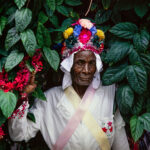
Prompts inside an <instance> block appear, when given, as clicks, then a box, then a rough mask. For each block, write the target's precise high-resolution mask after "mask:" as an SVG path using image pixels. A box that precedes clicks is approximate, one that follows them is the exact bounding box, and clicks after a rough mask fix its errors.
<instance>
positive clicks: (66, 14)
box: [56, 5, 69, 17]
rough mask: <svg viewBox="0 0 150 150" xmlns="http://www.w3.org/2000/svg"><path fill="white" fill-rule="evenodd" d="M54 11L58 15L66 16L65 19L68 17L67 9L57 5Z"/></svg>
mask: <svg viewBox="0 0 150 150" xmlns="http://www.w3.org/2000/svg"><path fill="white" fill-rule="evenodd" d="M56 9H57V11H58V12H59V13H60V14H62V15H64V16H66V17H69V11H68V9H67V7H65V6H62V5H59V6H57V7H56Z"/></svg>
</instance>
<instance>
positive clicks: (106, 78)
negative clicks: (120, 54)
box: [102, 64, 127, 85]
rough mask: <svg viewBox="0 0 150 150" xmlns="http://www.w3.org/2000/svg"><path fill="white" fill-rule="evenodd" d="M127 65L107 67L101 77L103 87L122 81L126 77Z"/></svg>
mask: <svg viewBox="0 0 150 150" xmlns="http://www.w3.org/2000/svg"><path fill="white" fill-rule="evenodd" d="M126 68H127V64H122V65H119V66H114V67H109V68H108V69H107V70H106V71H105V73H104V74H103V76H102V83H103V85H111V84H113V83H116V82H119V81H121V80H123V78H124V77H125V76H126Z"/></svg>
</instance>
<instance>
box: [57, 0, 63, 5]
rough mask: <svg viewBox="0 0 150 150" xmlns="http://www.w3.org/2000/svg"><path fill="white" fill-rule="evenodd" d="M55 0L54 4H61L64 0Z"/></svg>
mask: <svg viewBox="0 0 150 150" xmlns="http://www.w3.org/2000/svg"><path fill="white" fill-rule="evenodd" d="M55 1H56V5H61V4H62V3H63V1H64V0H55Z"/></svg>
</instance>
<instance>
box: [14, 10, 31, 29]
mask: <svg viewBox="0 0 150 150" xmlns="http://www.w3.org/2000/svg"><path fill="white" fill-rule="evenodd" d="M31 19H32V11H31V10H30V9H28V8H22V9H20V10H17V11H16V14H15V22H16V29H17V30H18V31H20V32H22V31H23V30H24V29H25V28H26V27H27V26H28V25H29V24H30V22H31Z"/></svg>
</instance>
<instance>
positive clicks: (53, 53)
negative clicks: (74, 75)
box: [43, 47, 60, 71]
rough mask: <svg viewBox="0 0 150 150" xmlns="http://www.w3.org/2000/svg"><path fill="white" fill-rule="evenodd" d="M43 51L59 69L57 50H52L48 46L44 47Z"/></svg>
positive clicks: (52, 65)
mask: <svg viewBox="0 0 150 150" xmlns="http://www.w3.org/2000/svg"><path fill="white" fill-rule="evenodd" d="M43 52H44V55H45V57H46V58H47V61H48V63H49V64H50V66H51V67H52V68H53V69H54V70H55V71H57V69H58V66H59V62H60V58H59V55H58V53H57V52H56V51H55V50H50V49H49V48H47V47H44V48H43Z"/></svg>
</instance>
